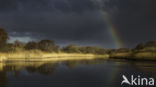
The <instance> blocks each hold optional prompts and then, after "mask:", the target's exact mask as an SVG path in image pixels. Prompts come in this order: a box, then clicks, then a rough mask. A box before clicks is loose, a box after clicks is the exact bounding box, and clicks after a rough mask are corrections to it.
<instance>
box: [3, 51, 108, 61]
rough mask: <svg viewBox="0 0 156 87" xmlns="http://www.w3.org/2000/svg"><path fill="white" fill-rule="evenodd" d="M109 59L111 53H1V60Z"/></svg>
mask: <svg viewBox="0 0 156 87" xmlns="http://www.w3.org/2000/svg"><path fill="white" fill-rule="evenodd" d="M99 57H100V58H104V59H108V58H109V55H108V54H104V55H96V54H82V53H44V52H28V51H25V52H17V53H16V52H15V53H0V62H2V61H33V62H35V61H65V60H82V59H95V58H99Z"/></svg>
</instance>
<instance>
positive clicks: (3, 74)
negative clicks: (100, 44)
mask: <svg viewBox="0 0 156 87" xmlns="http://www.w3.org/2000/svg"><path fill="white" fill-rule="evenodd" d="M25 73H27V76H24V74H25ZM155 73H156V63H155V62H149V61H148V62H145V61H144V62H143V61H142V62H137V61H125V60H103V59H95V60H81V61H64V62H61V61H59V62H6V63H0V87H13V85H15V86H16V87H21V86H22V87H36V86H37V87H43V86H46V87H51V86H54V87H62V86H63V87H73V86H75V87H95V86H98V87H120V81H121V77H120V76H121V75H122V74H126V75H130V74H142V75H145V76H148V75H151V76H154V77H156V75H155ZM36 75H37V76H36ZM36 77H37V78H38V79H36ZM15 78H16V79H15ZM40 78H42V79H40ZM32 79H33V80H32ZM39 79H40V80H39ZM27 82H28V83H29V84H28V83H27ZM36 82H39V83H38V84H35V83H36ZM84 82H85V83H84ZM26 83H27V84H26ZM30 83H31V84H30ZM59 83H62V84H59ZM45 84H46V85H45ZM117 85H119V86H117Z"/></svg>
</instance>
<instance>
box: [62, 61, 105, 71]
mask: <svg viewBox="0 0 156 87" xmlns="http://www.w3.org/2000/svg"><path fill="white" fill-rule="evenodd" d="M100 63H103V60H100V59H95V60H79V61H66V62H64V63H63V64H64V65H66V66H67V67H69V68H71V69H74V68H76V67H77V66H78V65H96V64H100Z"/></svg>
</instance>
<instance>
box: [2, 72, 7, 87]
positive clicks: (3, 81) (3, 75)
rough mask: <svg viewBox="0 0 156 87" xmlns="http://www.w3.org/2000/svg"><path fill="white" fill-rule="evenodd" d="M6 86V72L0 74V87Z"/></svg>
mask: <svg viewBox="0 0 156 87" xmlns="http://www.w3.org/2000/svg"><path fill="white" fill-rule="evenodd" d="M6 84H7V78H6V72H0V87H6Z"/></svg>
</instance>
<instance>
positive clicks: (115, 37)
mask: <svg viewBox="0 0 156 87" xmlns="http://www.w3.org/2000/svg"><path fill="white" fill-rule="evenodd" d="M92 2H93V3H94V4H95V5H96V6H98V8H99V13H101V14H102V17H103V19H104V22H105V23H106V27H107V31H108V34H109V36H110V37H111V39H112V42H113V44H114V48H122V47H124V45H123V42H122V41H121V39H120V35H119V34H118V32H117V31H116V30H117V29H116V28H115V27H114V25H113V24H112V22H111V20H110V18H109V15H108V14H107V13H106V12H105V11H104V9H103V4H102V3H103V0H92Z"/></svg>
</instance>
